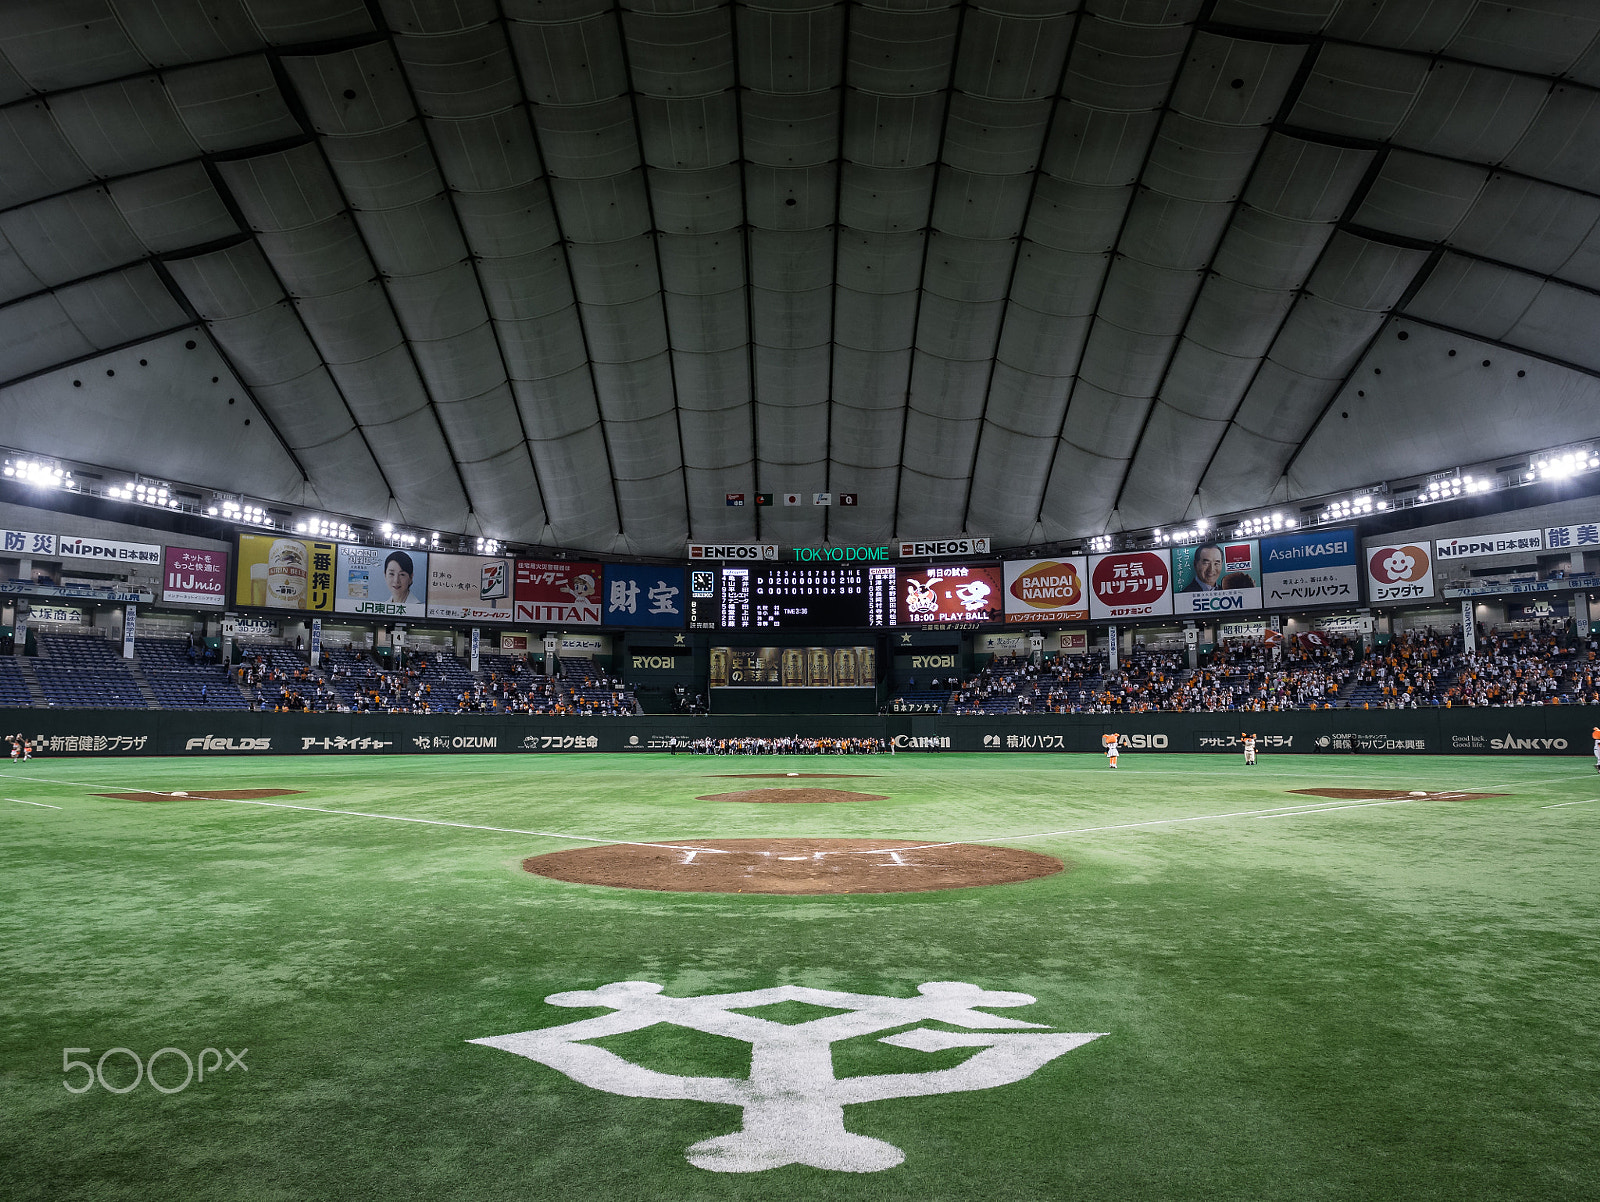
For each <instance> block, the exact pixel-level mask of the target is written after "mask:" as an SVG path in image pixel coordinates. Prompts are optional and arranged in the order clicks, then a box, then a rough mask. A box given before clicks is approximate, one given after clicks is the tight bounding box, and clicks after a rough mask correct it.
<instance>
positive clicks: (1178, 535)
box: [1150, 518, 1211, 547]
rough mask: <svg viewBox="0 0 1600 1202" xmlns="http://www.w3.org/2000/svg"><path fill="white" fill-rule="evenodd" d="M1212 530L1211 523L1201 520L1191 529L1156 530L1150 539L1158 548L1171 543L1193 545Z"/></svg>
mask: <svg viewBox="0 0 1600 1202" xmlns="http://www.w3.org/2000/svg"><path fill="white" fill-rule="evenodd" d="M1209 529H1211V523H1210V522H1208V521H1207V520H1206V519H1205V518H1201V519H1199V520H1198V521H1197V522H1195V524H1194V525H1193V526H1191V527H1180V528H1179V529H1177V530H1156V531H1153V532H1152V533H1151V535H1150V538H1151V540H1152V541H1153V542H1155V543H1156V544H1157V545H1158V546H1163V547H1164V546H1167V545H1168V544H1170V543H1192V542H1195V541H1197V540H1199V539H1202V538H1204V537H1205V536H1206V531H1207V530H1209Z"/></svg>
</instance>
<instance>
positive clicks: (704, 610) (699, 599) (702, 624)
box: [689, 567, 721, 630]
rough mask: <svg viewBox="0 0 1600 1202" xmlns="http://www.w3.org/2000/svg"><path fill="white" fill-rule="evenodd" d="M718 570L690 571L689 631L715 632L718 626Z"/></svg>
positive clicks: (697, 569)
mask: <svg viewBox="0 0 1600 1202" xmlns="http://www.w3.org/2000/svg"><path fill="white" fill-rule="evenodd" d="M720 574H721V573H720V572H719V571H718V569H716V568H695V567H691V568H690V569H689V629H690V630H715V629H716V628H717V626H718V624H719V623H718V610H717V577H718V576H719V575H720Z"/></svg>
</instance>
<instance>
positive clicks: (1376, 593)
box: [1366, 541, 1433, 605]
mask: <svg viewBox="0 0 1600 1202" xmlns="http://www.w3.org/2000/svg"><path fill="white" fill-rule="evenodd" d="M1432 550H1433V544H1432V543H1431V542H1426V541H1424V542H1420V543H1385V544H1382V545H1380V546H1374V545H1372V544H1371V543H1368V544H1367V549H1366V560H1367V600H1368V601H1370V602H1371V603H1372V604H1373V605H1390V604H1393V603H1394V602H1396V601H1416V600H1419V599H1421V598H1423V597H1431V596H1433V557H1432V555H1431V554H1430V552H1431V551H1432Z"/></svg>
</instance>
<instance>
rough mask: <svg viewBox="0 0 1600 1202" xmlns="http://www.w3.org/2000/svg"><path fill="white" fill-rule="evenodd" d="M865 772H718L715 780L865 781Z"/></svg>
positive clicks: (866, 774)
mask: <svg viewBox="0 0 1600 1202" xmlns="http://www.w3.org/2000/svg"><path fill="white" fill-rule="evenodd" d="M870 775H871V774H870V773H867V772H718V773H715V774H714V779H716V780H785V779H787V780H794V779H795V778H796V777H798V778H799V779H801V780H866V779H867V778H868V776H870Z"/></svg>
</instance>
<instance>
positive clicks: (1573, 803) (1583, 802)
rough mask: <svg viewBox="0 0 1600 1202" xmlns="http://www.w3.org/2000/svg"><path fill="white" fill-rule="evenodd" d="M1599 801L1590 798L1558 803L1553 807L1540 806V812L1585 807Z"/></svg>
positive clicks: (1598, 798) (1598, 799)
mask: <svg viewBox="0 0 1600 1202" xmlns="http://www.w3.org/2000/svg"><path fill="white" fill-rule="evenodd" d="M1597 801H1600V797H1591V798H1589V800H1588V801H1558V802H1556V804H1555V805H1553V806H1540V807H1539V808H1540V809H1541V810H1559V809H1560V808H1561V807H1562V806H1586V805H1593V804H1594V803H1595V802H1597Z"/></svg>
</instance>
